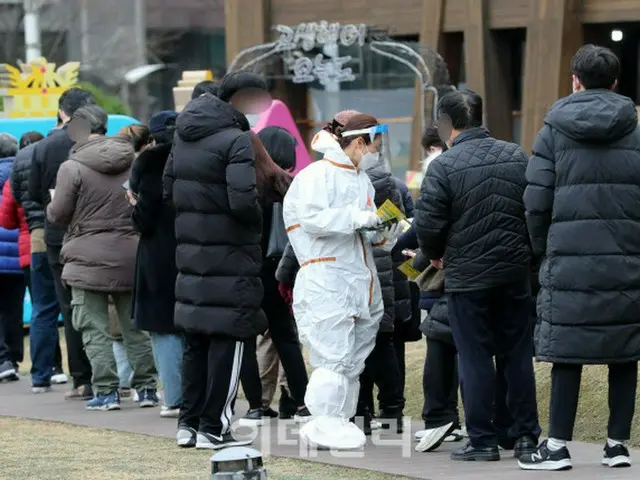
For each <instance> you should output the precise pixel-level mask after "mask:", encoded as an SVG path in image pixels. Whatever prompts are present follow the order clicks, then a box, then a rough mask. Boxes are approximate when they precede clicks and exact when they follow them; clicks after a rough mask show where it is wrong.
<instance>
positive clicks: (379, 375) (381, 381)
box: [358, 332, 404, 418]
mask: <svg viewBox="0 0 640 480" xmlns="http://www.w3.org/2000/svg"><path fill="white" fill-rule="evenodd" d="M374 384H375V385H377V386H378V403H379V406H380V416H381V417H384V418H387V417H388V418H395V417H397V416H398V415H400V414H401V413H402V410H403V409H404V397H403V393H404V392H403V390H402V384H403V381H402V376H401V374H400V366H399V365H398V361H397V357H396V352H395V346H394V344H393V333H391V332H389V333H386V332H382V333H378V336H377V337H376V345H375V347H374V348H373V351H372V352H371V354H370V355H369V358H367V361H366V363H365V368H364V372H362V374H361V375H360V393H359V399H358V404H359V407H360V408H359V410H360V411H359V412H358V413H359V414H363V413H364V412H362V409H363V407H367V408H368V409H369V410H370V411H371V412H372V413H373V412H375V406H374V402H373V385H374Z"/></svg>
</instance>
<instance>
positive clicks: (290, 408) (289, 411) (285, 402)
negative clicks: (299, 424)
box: [278, 387, 298, 420]
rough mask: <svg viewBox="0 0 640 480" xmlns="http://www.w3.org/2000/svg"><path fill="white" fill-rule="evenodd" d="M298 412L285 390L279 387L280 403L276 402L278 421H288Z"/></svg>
mask: <svg viewBox="0 0 640 480" xmlns="http://www.w3.org/2000/svg"><path fill="white" fill-rule="evenodd" d="M297 411H298V406H297V405H296V402H295V401H294V400H293V398H291V396H290V395H289V392H288V391H287V389H286V388H284V387H280V401H279V402H278V413H279V415H280V420H290V419H292V418H293V416H294V415H295V414H296V412H297Z"/></svg>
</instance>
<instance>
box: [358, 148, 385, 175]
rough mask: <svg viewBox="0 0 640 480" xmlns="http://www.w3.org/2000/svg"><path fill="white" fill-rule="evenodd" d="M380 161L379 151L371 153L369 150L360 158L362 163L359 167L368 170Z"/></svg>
mask: <svg viewBox="0 0 640 480" xmlns="http://www.w3.org/2000/svg"><path fill="white" fill-rule="evenodd" d="M379 161H380V153H379V152H375V153H371V152H370V151H369V150H367V152H366V153H365V154H363V155H362V158H361V159H360V163H359V164H358V168H359V169H360V170H363V171H367V170H369V169H370V168H372V167H375V166H376V165H378V162H379Z"/></svg>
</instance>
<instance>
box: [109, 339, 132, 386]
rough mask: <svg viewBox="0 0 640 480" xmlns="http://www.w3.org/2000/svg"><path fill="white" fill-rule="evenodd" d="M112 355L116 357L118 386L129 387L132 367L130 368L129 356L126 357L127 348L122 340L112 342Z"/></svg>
mask: <svg viewBox="0 0 640 480" xmlns="http://www.w3.org/2000/svg"><path fill="white" fill-rule="evenodd" d="M113 356H114V357H115V359H116V369H117V370H118V379H119V380H120V388H131V379H132V378H133V369H132V368H131V363H129V358H128V357H127V349H126V348H125V346H124V343H123V342H122V341H115V342H113Z"/></svg>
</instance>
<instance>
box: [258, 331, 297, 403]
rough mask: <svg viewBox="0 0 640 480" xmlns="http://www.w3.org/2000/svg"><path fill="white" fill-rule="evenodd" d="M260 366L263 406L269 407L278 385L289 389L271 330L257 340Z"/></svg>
mask: <svg viewBox="0 0 640 480" xmlns="http://www.w3.org/2000/svg"><path fill="white" fill-rule="evenodd" d="M257 356H258V367H259V369H260V381H261V382H262V406H263V407H264V408H269V407H270V406H271V402H272V401H273V397H274V395H275V393H276V390H277V387H278V385H280V386H281V387H284V388H286V389H287V391H288V390H289V387H288V385H287V377H286V376H285V374H284V369H283V368H282V364H281V363H280V358H279V357H278V352H277V350H276V346H275V345H274V344H273V341H272V340H271V335H270V333H269V331H266V332H265V334H264V335H259V336H258V341H257Z"/></svg>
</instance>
